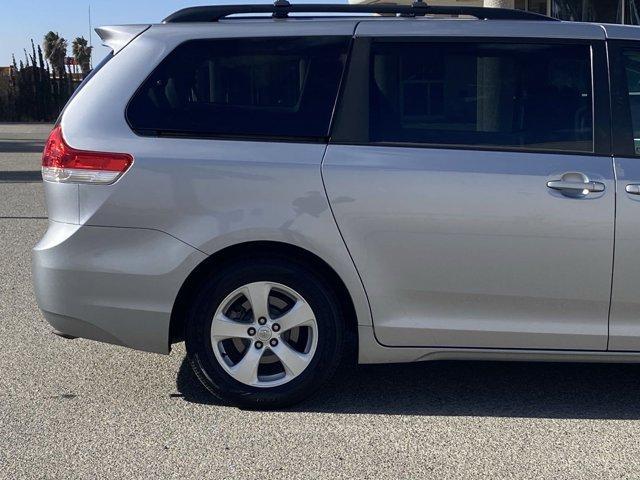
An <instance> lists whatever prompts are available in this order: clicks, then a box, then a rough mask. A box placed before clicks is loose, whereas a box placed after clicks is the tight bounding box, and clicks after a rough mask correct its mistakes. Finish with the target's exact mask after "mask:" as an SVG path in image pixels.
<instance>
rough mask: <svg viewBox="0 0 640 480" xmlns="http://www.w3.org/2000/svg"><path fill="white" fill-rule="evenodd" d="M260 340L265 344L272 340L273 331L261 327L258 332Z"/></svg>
mask: <svg viewBox="0 0 640 480" xmlns="http://www.w3.org/2000/svg"><path fill="white" fill-rule="evenodd" d="M258 338H259V339H260V340H262V341H263V342H266V341H267V340H269V339H271V329H270V328H269V327H260V329H259V330H258Z"/></svg>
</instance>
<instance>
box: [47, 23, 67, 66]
mask: <svg viewBox="0 0 640 480" xmlns="http://www.w3.org/2000/svg"><path fill="white" fill-rule="evenodd" d="M42 46H43V47H44V56H45V58H46V59H47V60H48V61H49V63H50V64H51V67H52V68H53V72H54V74H55V75H57V76H58V77H62V76H64V74H65V70H64V64H65V60H66V58H67V41H66V40H65V39H64V38H62V37H61V36H60V35H58V34H57V33H54V32H49V33H47V34H46V35H45V36H44V43H43V45H42Z"/></svg>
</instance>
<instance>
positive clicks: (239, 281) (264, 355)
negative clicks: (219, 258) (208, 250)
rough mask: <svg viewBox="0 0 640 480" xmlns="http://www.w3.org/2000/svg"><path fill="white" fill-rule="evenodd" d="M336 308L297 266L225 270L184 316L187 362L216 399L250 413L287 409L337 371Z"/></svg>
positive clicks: (253, 264) (237, 265)
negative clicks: (249, 410) (187, 315)
mask: <svg viewBox="0 0 640 480" xmlns="http://www.w3.org/2000/svg"><path fill="white" fill-rule="evenodd" d="M339 305H340V302H339V301H338V298H337V296H336V294H335V292H334V290H333V289H332V288H331V286H330V285H328V283H327V282H326V280H325V279H324V278H323V277H322V276H321V275H319V274H318V273H317V272H315V271H314V270H313V269H310V268H309V267H307V266H306V265H304V264H302V263H297V262H293V261H291V260H285V259H245V260H243V261H239V262H233V263H230V264H228V265H227V266H225V267H223V268H222V270H218V271H216V275H215V278H209V279H208V280H206V281H205V283H204V285H202V288H201V289H200V290H199V292H198V293H197V295H196V298H195V302H194V303H193V305H192V308H191V309H190V312H189V318H188V320H187V331H186V346H187V355H188V357H189V361H190V363H191V366H192V367H193V369H194V371H195V373H196V375H197V376H198V378H199V379H200V381H201V382H202V383H203V384H204V386H205V387H206V388H207V389H208V390H209V391H210V392H211V393H213V394H214V395H215V396H217V397H218V398H221V399H223V400H225V401H228V402H231V403H233V404H236V405H238V406H242V407H252V408H280V407H284V406H287V405H291V404H293V403H296V402H298V401H300V400H302V399H304V398H305V397H307V396H309V395H310V394H311V393H313V392H314V391H315V390H316V389H317V388H319V387H320V386H321V385H322V384H323V383H324V382H325V381H326V380H327V379H328V378H330V377H331V375H333V373H334V372H335V370H336V368H337V366H338V365H339V363H340V359H341V356H342V352H343V350H344V345H343V342H344V340H343V338H344V335H343V333H344V328H343V321H342V318H341V312H340V308H339Z"/></svg>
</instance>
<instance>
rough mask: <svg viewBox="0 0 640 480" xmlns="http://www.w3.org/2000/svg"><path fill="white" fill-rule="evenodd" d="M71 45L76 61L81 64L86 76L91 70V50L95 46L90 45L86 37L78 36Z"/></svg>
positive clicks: (83, 73)
mask: <svg viewBox="0 0 640 480" xmlns="http://www.w3.org/2000/svg"><path fill="white" fill-rule="evenodd" d="M71 45H72V47H71V50H72V51H73V56H74V58H75V59H76V63H77V64H78V65H80V68H81V69H82V75H83V76H86V75H87V74H88V73H89V71H90V70H91V52H92V50H93V47H90V46H89V45H88V42H87V40H86V39H85V38H84V37H77V38H76V39H75V40H74V41H73V42H72V44H71Z"/></svg>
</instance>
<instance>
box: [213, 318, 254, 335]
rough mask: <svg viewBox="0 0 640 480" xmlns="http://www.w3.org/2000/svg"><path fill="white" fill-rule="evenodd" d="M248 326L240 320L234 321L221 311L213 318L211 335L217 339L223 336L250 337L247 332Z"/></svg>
mask: <svg viewBox="0 0 640 480" xmlns="http://www.w3.org/2000/svg"><path fill="white" fill-rule="evenodd" d="M248 329H249V327H248V326H247V325H246V324H244V323H240V322H234V321H233V320H231V319H230V318H228V317H227V316H225V315H223V314H222V313H220V314H218V315H217V316H216V317H214V319H213V323H212V325H211V335H212V336H213V337H215V338H217V339H218V340H222V339H225V338H251V336H250V335H249V334H248V333H247V330H248Z"/></svg>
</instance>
